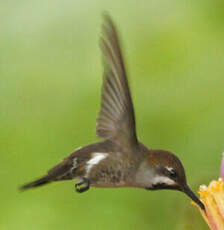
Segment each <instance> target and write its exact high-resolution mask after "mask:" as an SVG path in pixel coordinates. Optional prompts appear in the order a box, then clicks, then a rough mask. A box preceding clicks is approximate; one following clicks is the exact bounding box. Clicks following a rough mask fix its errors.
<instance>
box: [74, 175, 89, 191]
mask: <svg viewBox="0 0 224 230" xmlns="http://www.w3.org/2000/svg"><path fill="white" fill-rule="evenodd" d="M89 187H90V182H89V180H88V179H87V178H85V177H84V178H82V181H81V182H79V183H77V184H75V190H76V192H78V193H82V192H85V191H87V190H88V189H89Z"/></svg>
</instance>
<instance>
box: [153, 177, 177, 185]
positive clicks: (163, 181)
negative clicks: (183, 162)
mask: <svg viewBox="0 0 224 230" xmlns="http://www.w3.org/2000/svg"><path fill="white" fill-rule="evenodd" d="M152 184H167V185H173V184H175V182H174V181H173V180H171V179H170V178H169V177H165V176H156V177H154V178H153V181H152Z"/></svg>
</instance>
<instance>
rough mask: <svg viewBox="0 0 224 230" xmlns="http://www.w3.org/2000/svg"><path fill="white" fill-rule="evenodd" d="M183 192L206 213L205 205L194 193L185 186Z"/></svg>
mask: <svg viewBox="0 0 224 230" xmlns="http://www.w3.org/2000/svg"><path fill="white" fill-rule="evenodd" d="M183 192H184V193H186V194H187V195H188V196H189V197H190V198H191V199H192V200H193V201H194V202H195V203H196V204H197V205H198V206H199V207H200V208H201V209H202V210H203V211H205V206H204V205H203V203H202V202H201V201H200V200H199V199H198V198H197V196H196V195H195V194H194V193H193V191H192V190H191V189H190V187H188V185H185V186H184V188H183Z"/></svg>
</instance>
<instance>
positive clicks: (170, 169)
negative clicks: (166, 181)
mask: <svg viewBox="0 0 224 230" xmlns="http://www.w3.org/2000/svg"><path fill="white" fill-rule="evenodd" d="M165 168H166V169H167V170H168V171H170V172H171V171H172V170H173V168H172V167H169V166H167V167H165Z"/></svg>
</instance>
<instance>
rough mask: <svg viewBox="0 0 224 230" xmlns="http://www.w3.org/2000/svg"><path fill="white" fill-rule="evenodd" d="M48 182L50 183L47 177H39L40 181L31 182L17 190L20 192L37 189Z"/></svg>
mask: <svg viewBox="0 0 224 230" xmlns="http://www.w3.org/2000/svg"><path fill="white" fill-rule="evenodd" d="M50 182H51V180H50V178H49V176H44V177H41V178H40V179H37V180H35V181H32V182H30V183H28V184H25V185H23V186H21V187H20V188H19V189H20V190H26V189H28V188H34V187H38V186H41V185H45V184H48V183H50Z"/></svg>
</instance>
